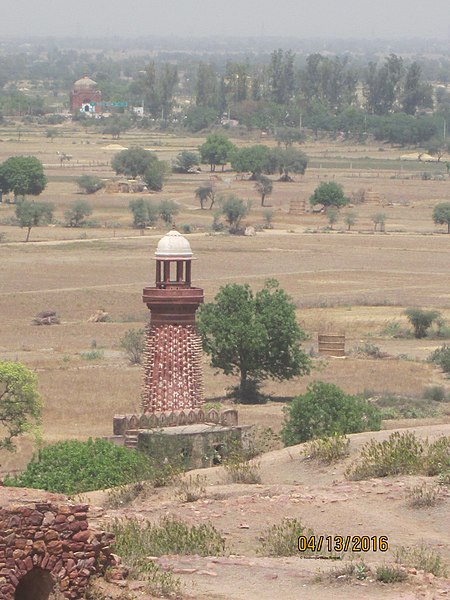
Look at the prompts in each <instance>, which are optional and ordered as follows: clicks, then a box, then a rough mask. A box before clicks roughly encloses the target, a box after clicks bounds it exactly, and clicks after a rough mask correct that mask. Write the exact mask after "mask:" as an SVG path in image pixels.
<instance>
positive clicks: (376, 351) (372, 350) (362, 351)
mask: <svg viewBox="0 0 450 600" xmlns="http://www.w3.org/2000/svg"><path fill="white" fill-rule="evenodd" d="M355 354H357V355H359V356H367V357H369V358H386V356H387V355H386V353H384V352H382V351H381V350H380V348H379V347H378V346H376V345H375V344H371V343H370V342H364V344H359V345H358V346H356V348H355Z"/></svg>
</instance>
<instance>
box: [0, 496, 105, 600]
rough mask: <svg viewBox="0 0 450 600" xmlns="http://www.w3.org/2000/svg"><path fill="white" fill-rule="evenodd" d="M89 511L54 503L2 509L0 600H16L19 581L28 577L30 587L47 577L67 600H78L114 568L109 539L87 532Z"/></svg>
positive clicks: (10, 505) (89, 530) (73, 505)
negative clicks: (100, 575) (96, 578)
mask: <svg viewBox="0 0 450 600" xmlns="http://www.w3.org/2000/svg"><path fill="white" fill-rule="evenodd" d="M88 509H89V506H88V505H87V504H69V503H53V502H52V501H37V502H27V503H25V504H16V505H15V504H14V503H10V504H9V505H7V506H6V507H2V508H1V509H0V598H1V599H2V600H14V598H15V594H16V589H17V587H18V586H19V584H20V582H21V580H22V578H24V577H26V576H29V574H30V573H31V572H32V571H33V573H31V574H32V575H33V576H36V577H34V579H33V581H38V580H39V576H40V575H45V576H46V577H47V578H48V574H47V573H50V575H51V579H52V582H54V584H56V585H55V587H56V589H57V590H59V591H60V592H62V594H63V596H64V597H65V598H69V599H76V598H80V597H81V596H82V595H83V593H84V592H85V590H86V587H87V584H88V581H89V577H90V576H91V575H93V574H94V573H101V572H104V570H105V569H106V568H107V567H108V566H110V565H113V564H115V560H114V557H113V556H112V555H111V550H110V543H111V541H112V538H113V536H112V535H111V534H109V533H105V532H103V531H94V530H91V529H90V528H89V525H88V521H87V515H88ZM33 585H34V586H36V585H37V584H36V583H33ZM23 597H28V596H27V595H26V594H25V595H24V596H23ZM32 597H38V596H32ZM39 597H42V598H48V597H49V596H48V594H47V595H46V594H43V595H42V596H39Z"/></svg>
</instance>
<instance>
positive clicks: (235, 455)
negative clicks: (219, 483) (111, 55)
mask: <svg viewBox="0 0 450 600" xmlns="http://www.w3.org/2000/svg"><path fill="white" fill-rule="evenodd" d="M249 459H250V454H249V453H248V452H247V451H246V450H244V448H243V447H242V444H241V443H240V442H239V441H234V442H231V446H230V450H229V452H228V456H227V458H226V461H225V465H224V466H225V471H226V473H227V477H228V479H229V481H231V482H232V483H251V484H253V483H261V476H260V474H259V463H255V462H250V460H249Z"/></svg>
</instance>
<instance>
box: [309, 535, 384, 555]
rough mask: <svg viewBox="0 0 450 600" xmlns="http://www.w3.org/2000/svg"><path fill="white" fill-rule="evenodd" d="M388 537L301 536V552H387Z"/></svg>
mask: <svg viewBox="0 0 450 600" xmlns="http://www.w3.org/2000/svg"><path fill="white" fill-rule="evenodd" d="M388 550H389V538H388V536H386V535H372V536H368V535H309V536H308V535H301V536H299V538H298V551H299V552H387V551H388Z"/></svg>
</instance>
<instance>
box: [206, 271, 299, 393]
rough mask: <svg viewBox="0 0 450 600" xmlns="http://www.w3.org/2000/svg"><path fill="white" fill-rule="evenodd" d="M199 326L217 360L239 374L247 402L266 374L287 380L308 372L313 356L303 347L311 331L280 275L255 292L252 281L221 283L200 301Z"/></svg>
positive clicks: (227, 370) (227, 371) (226, 370)
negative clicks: (302, 325)
mask: <svg viewBox="0 0 450 600" xmlns="http://www.w3.org/2000/svg"><path fill="white" fill-rule="evenodd" d="M198 326H199V332H200V334H201V336H202V340H203V348H204V350H205V352H207V353H208V354H209V355H210V356H211V364H212V366H213V367H215V368H218V369H222V370H223V372H224V373H225V374H226V375H238V376H239V378H240V379H239V387H238V390H237V395H238V397H239V399H240V400H241V401H242V402H252V401H255V400H258V395H257V389H258V385H259V384H260V382H262V381H264V380H265V379H268V378H270V379H275V380H277V381H283V380H285V379H291V378H292V377H295V376H297V375H305V374H307V373H309V370H310V367H311V362H310V359H309V358H308V356H307V355H306V354H305V353H304V352H303V350H302V348H301V342H302V341H303V340H304V339H305V337H306V336H305V334H304V332H303V331H302V330H301V329H300V327H299V326H298V324H297V321H296V317H295V305H294V303H293V302H292V300H291V298H290V297H289V296H288V295H287V294H286V292H285V291H284V290H282V289H280V288H279V287H278V282H277V281H275V280H269V281H267V282H266V284H265V286H264V288H263V289H262V290H260V291H259V292H257V293H256V294H254V293H253V291H252V290H251V288H250V286H248V285H238V284H229V285H226V286H224V287H222V288H221V289H220V291H219V293H218V294H217V295H216V297H215V299H214V302H212V303H209V304H205V305H204V306H202V307H201V309H200V312H199V318H198ZM255 396H256V397H255Z"/></svg>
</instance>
